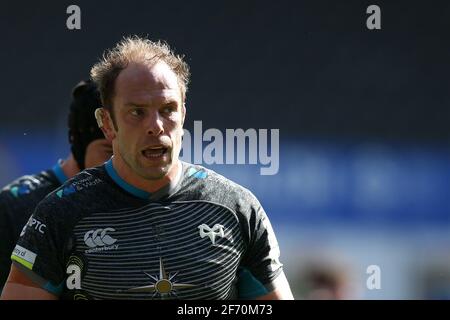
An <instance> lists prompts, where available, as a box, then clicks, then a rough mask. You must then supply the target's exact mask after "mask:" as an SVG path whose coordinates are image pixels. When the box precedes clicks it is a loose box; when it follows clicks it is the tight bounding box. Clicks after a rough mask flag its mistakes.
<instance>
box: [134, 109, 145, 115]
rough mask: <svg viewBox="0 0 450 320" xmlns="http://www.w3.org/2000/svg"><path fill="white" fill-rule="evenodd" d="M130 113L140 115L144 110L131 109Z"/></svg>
mask: <svg viewBox="0 0 450 320" xmlns="http://www.w3.org/2000/svg"><path fill="white" fill-rule="evenodd" d="M131 114H132V115H133V116H135V117H140V116H142V115H143V114H144V112H143V111H142V110H141V109H133V110H131Z"/></svg>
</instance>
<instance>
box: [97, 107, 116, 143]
mask: <svg viewBox="0 0 450 320" xmlns="http://www.w3.org/2000/svg"><path fill="white" fill-rule="evenodd" d="M95 119H96V120H97V124H98V127H99V128H100V129H101V130H102V131H103V134H104V135H105V138H106V140H108V141H109V142H112V141H113V139H114V138H115V137H116V130H115V129H114V124H113V122H112V119H111V115H110V113H109V111H108V110H106V109H105V108H97V109H96V110H95Z"/></svg>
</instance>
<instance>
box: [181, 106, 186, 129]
mask: <svg viewBox="0 0 450 320" xmlns="http://www.w3.org/2000/svg"><path fill="white" fill-rule="evenodd" d="M181 108H182V109H181V116H182V118H181V126H184V118H185V117H186V105H185V104H184V102H183V106H182V107H181Z"/></svg>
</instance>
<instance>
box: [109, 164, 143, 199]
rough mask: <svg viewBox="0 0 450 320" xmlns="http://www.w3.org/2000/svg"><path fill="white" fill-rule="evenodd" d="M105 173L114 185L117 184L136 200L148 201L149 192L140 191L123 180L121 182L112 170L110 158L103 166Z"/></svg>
mask: <svg viewBox="0 0 450 320" xmlns="http://www.w3.org/2000/svg"><path fill="white" fill-rule="evenodd" d="M105 168H106V172H107V173H108V175H109V176H110V177H111V179H113V180H114V182H115V183H117V184H118V185H119V186H120V187H121V188H122V189H124V190H125V191H127V192H129V193H131V194H132V195H135V196H136V197H138V198H142V199H149V198H150V196H151V193H150V192H147V191H144V190H142V189H139V188H136V187H135V186H132V185H131V184H129V183H128V182H126V181H125V180H123V179H122V178H121V177H120V176H119V175H118V174H117V171H116V169H114V166H113V163H112V158H111V159H109V160H108V161H107V162H106V164H105Z"/></svg>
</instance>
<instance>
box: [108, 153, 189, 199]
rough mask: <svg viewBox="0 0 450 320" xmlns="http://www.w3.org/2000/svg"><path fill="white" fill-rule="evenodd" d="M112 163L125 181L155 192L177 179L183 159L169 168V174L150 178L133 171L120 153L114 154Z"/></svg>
mask: <svg viewBox="0 0 450 320" xmlns="http://www.w3.org/2000/svg"><path fill="white" fill-rule="evenodd" d="M112 164H113V167H114V170H115V171H116V172H117V174H118V175H119V176H120V177H121V178H122V179H123V180H124V181H125V182H127V183H129V184H130V185H132V186H134V187H136V188H139V189H141V190H144V191H146V192H149V193H154V192H155V191H158V190H159V189H161V188H162V187H164V186H166V185H167V184H169V183H171V182H172V181H175V180H176V179H177V177H178V175H179V173H180V171H181V170H182V164H181V161H180V160H178V159H177V162H176V163H175V164H174V165H172V167H171V168H170V169H169V172H168V174H167V175H165V176H164V177H163V178H161V179H156V180H148V179H144V178H142V177H141V176H139V175H137V174H136V173H135V172H133V171H132V170H131V168H130V167H129V166H128V165H127V164H126V163H125V162H124V161H123V159H122V158H121V157H120V155H115V156H113V158H112Z"/></svg>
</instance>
